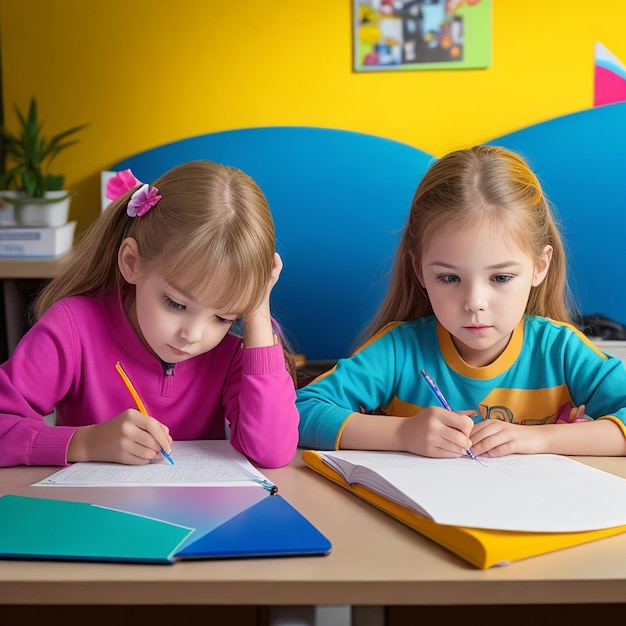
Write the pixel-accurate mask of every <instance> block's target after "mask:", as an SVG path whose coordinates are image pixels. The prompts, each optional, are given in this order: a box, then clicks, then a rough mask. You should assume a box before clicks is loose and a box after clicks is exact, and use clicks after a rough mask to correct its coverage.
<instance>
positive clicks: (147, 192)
mask: <svg viewBox="0 0 626 626" xmlns="http://www.w3.org/2000/svg"><path fill="white" fill-rule="evenodd" d="M162 197H163V196H162V195H161V194H160V193H159V190H158V189H157V188H156V187H154V186H152V185H148V184H147V183H146V184H144V185H142V186H141V187H139V189H137V191H135V193H134V194H133V195H132V196H131V197H130V200H129V201H128V206H127V207H126V213H128V215H129V216H130V217H141V216H142V215H145V214H146V213H147V212H148V211H149V210H150V209H151V208H152V207H153V206H154V205H155V204H156V203H157V202H158V201H159V200H160V199H161V198H162Z"/></svg>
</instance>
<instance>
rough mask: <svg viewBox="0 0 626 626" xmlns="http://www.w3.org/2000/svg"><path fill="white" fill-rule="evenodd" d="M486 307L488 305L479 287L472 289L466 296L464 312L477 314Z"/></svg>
mask: <svg viewBox="0 0 626 626" xmlns="http://www.w3.org/2000/svg"><path fill="white" fill-rule="evenodd" d="M487 307H488V303H487V298H486V297H485V294H484V292H483V291H482V290H481V289H480V288H479V287H472V288H471V289H470V290H469V292H468V294H467V299H466V302H465V310H466V311H469V312H471V313H477V312H478V311H484V310H485V309H487Z"/></svg>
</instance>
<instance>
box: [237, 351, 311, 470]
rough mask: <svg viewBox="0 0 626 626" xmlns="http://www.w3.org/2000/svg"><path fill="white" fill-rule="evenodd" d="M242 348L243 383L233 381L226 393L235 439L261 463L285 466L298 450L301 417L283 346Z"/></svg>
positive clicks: (246, 452) (241, 447)
mask: <svg viewBox="0 0 626 626" xmlns="http://www.w3.org/2000/svg"><path fill="white" fill-rule="evenodd" d="M241 352H242V363H241V378H240V384H239V385H231V387H230V388H229V390H228V392H227V394H226V398H227V399H226V402H227V406H226V407H225V410H226V418H227V420H228V421H229V422H230V429H231V435H230V438H231V443H232V445H233V447H234V448H235V449H236V450H238V451H239V452H241V453H242V454H244V455H245V456H247V457H248V458H249V459H250V460H251V461H253V462H254V463H256V464H258V465H260V466H261V467H282V466H283V465H287V464H288V463H289V462H290V461H291V460H292V459H293V457H294V455H295V453H296V449H297V446H298V421H299V417H298V410H297V409H296V390H295V385H294V382H293V379H292V378H291V375H290V374H289V372H288V371H287V369H286V367H285V357H284V354H283V349H282V346H280V345H275V346H268V347H264V348H242V349H241ZM236 387H238V389H237V388H236Z"/></svg>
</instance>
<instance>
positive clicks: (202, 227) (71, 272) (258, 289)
mask: <svg viewBox="0 0 626 626" xmlns="http://www.w3.org/2000/svg"><path fill="white" fill-rule="evenodd" d="M153 184H154V185H155V186H156V187H157V188H158V190H159V193H160V194H161V195H162V199H161V200H160V201H159V202H158V204H156V206H154V207H153V208H152V209H151V210H150V211H148V212H147V213H146V214H145V215H143V216H141V217H134V218H133V217H129V216H128V215H127V213H126V208H127V204H128V201H129V199H130V196H131V195H132V193H133V191H134V189H131V190H129V191H128V192H126V193H125V194H124V195H123V196H121V197H120V198H118V199H117V200H114V201H113V202H112V203H111V204H110V205H109V206H108V207H107V208H106V209H105V210H104V211H103V213H102V214H101V215H100V216H98V218H97V219H96V220H95V222H93V223H92V224H91V225H90V227H89V228H88V229H87V230H86V231H85V233H84V234H83V236H82V237H80V238H79V239H78V241H77V244H76V246H75V248H74V250H73V252H72V257H71V260H70V262H69V264H68V265H67V266H66V267H65V268H64V270H63V271H62V273H61V274H60V275H58V276H57V277H56V278H54V279H53V280H52V281H51V282H50V283H49V284H48V285H47V286H46V287H45V288H44V289H43V290H42V292H41V293H40V294H39V296H38V297H37V299H36V302H35V309H34V314H35V318H36V319H39V318H40V317H41V316H42V315H43V314H44V313H45V311H46V310H47V309H49V308H50V307H51V306H52V305H53V304H54V303H55V302H57V301H58V300H61V299H62V298H65V297H67V296H71V295H96V294H101V293H111V292H114V291H118V292H120V293H121V291H122V289H123V287H124V280H123V278H122V276H121V274H120V271H119V268H118V259H117V257H118V249H119V246H120V244H121V242H122V240H123V239H124V238H125V237H133V238H134V239H135V240H136V241H137V244H138V248H139V253H140V257H141V267H142V269H143V270H145V271H146V272H153V271H156V272H158V273H160V274H162V275H163V276H164V277H165V279H166V280H168V281H170V282H173V283H175V284H176V285H177V287H179V288H180V289H182V290H184V291H185V292H187V293H189V294H191V295H192V296H194V297H196V298H197V299H198V300H202V299H203V296H206V290H207V289H209V288H211V289H212V291H211V302H212V306H215V307H216V308H219V307H222V306H233V308H236V310H238V311H241V312H242V313H247V312H248V311H250V310H252V309H253V308H255V307H256V306H258V304H259V303H260V301H261V299H262V298H263V296H264V293H265V289H266V288H267V285H268V282H269V280H270V275H271V271H272V267H273V260H274V252H275V249H276V247H275V233H274V222H273V220H272V216H271V213H270V209H269V206H268V203H267V200H266V198H265V196H264V195H263V193H262V192H261V190H260V189H259V187H258V186H257V184H256V183H255V182H254V180H253V179H252V178H250V177H249V176H248V175H247V174H245V173H243V172H242V171H240V170H238V169H235V168H233V167H228V166H225V165H220V164H218V163H213V162H210V161H191V162H188V163H184V164H182V165H179V166H177V167H174V168H173V169H171V170H170V171H168V172H167V173H165V174H163V175H162V176H161V177H160V178H158V179H157V180H156V181H154V183H153ZM135 189H136V188H135ZM217 271H219V276H220V277H223V280H221V281H220V282H219V284H217V285H216V281H212V280H211V279H212V277H213V276H214V275H215V274H216V272H217ZM216 288H217V291H215V289H216Z"/></svg>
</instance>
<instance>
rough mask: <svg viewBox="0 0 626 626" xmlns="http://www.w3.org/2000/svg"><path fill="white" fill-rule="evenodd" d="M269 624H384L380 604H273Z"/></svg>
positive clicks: (306, 625) (383, 615)
mask: <svg viewBox="0 0 626 626" xmlns="http://www.w3.org/2000/svg"><path fill="white" fill-rule="evenodd" d="M269 625H270V626H384V625H385V609H384V607H382V606H349V605H345V606H344V605H342V606H273V607H271V608H270V611H269Z"/></svg>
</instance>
